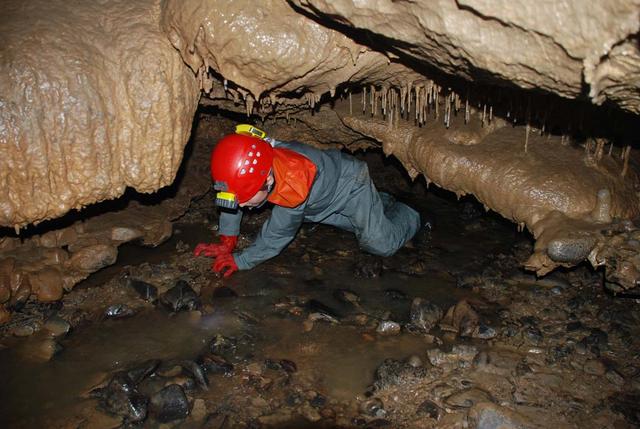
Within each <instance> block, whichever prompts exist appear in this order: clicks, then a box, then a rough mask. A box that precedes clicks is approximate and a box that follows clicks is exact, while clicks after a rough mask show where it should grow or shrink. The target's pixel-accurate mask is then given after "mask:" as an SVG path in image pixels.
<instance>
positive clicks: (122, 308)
mask: <svg viewBox="0 0 640 429" xmlns="http://www.w3.org/2000/svg"><path fill="white" fill-rule="evenodd" d="M134 314H136V312H135V311H134V310H133V309H132V308H131V307H129V306H128V305H127V304H113V305H110V306H109V307H107V309H106V310H105V311H104V316H105V317H108V318H111V319H120V318H124V317H129V316H133V315H134Z"/></svg>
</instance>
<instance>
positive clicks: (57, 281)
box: [29, 268, 63, 302]
mask: <svg viewBox="0 0 640 429" xmlns="http://www.w3.org/2000/svg"><path fill="white" fill-rule="evenodd" d="M29 283H30V284H31V291H32V292H33V293H35V294H36V297H37V298H38V301H40V302H51V301H57V300H59V299H60V298H62V293H63V287H62V285H63V281H62V274H60V271H58V270H57V269H55V268H44V269H42V270H40V271H37V272H35V273H30V274H29Z"/></svg>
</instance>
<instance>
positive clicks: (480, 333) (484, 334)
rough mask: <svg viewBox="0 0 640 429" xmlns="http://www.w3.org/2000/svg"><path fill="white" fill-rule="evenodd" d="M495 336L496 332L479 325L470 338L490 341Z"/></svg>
mask: <svg viewBox="0 0 640 429" xmlns="http://www.w3.org/2000/svg"><path fill="white" fill-rule="evenodd" d="M497 335H498V332H497V331H496V330H495V329H494V328H492V327H490V326H487V325H485V324H483V323H481V324H479V325H478V328H477V329H476V330H475V331H474V332H473V334H472V335H471V336H472V337H473V338H478V339H481V340H490V339H492V338H495V337H496V336H497Z"/></svg>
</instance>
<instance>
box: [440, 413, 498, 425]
mask: <svg viewBox="0 0 640 429" xmlns="http://www.w3.org/2000/svg"><path fill="white" fill-rule="evenodd" d="M468 427H469V424H468V422H467V415H466V413H464V412H457V413H445V414H443V415H442V417H441V418H440V421H439V422H438V428H442V429H466V428H468ZM474 429H475V428H474ZM485 429H487V428H485ZM493 429H497V428H493ZM500 429H503V428H500Z"/></svg>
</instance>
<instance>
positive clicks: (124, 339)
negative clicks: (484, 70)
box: [0, 109, 640, 428]
mask: <svg viewBox="0 0 640 429" xmlns="http://www.w3.org/2000/svg"><path fill="white" fill-rule="evenodd" d="M211 113H212V112H210V111H209V112H208V111H207V110H206V109H205V110H204V112H203V113H202V115H201V116H200V118H201V119H200V120H199V121H198V123H197V126H198V128H197V132H196V133H195V137H194V139H193V141H192V142H191V143H190V144H191V145H193V149H192V150H190V151H189V153H190V154H191V157H193V156H194V154H198V153H205V154H206V153H207V151H200V149H198V146H199V145H200V146H205V147H207V148H209V147H210V146H211V145H212V143H213V142H214V141H215V140H216V139H217V137H218V136H219V135H220V132H221V131H220V130H221V129H223V130H224V127H220V126H218V125H214V123H213V122H211V121H210V119H211ZM231 119H237V118H231ZM220 121H222V122H223V123H224V124H225V126H226V127H227V128H228V127H230V126H232V124H233V123H234V122H233V121H232V120H229V119H223V118H218V122H220ZM218 122H216V124H217V123H218ZM266 125H267V126H269V125H270V126H271V127H272V128H275V127H277V126H282V127H286V123H285V122H284V121H281V123H280V124H278V123H274V124H266ZM265 128H266V127H265ZM356 156H357V157H359V158H360V159H362V160H364V161H366V162H367V163H368V165H369V169H370V171H371V172H372V177H373V180H374V182H375V184H376V186H377V187H378V189H380V190H384V191H386V192H389V193H391V194H393V195H395V196H396V198H398V199H399V200H401V201H403V202H405V203H407V204H409V205H411V206H412V207H414V208H415V209H416V210H418V211H419V212H420V213H422V214H423V215H425V216H426V215H428V216H430V218H431V219H433V220H434V221H433V230H432V231H431V233H430V234H429V235H428V236H427V237H426V239H424V240H421V241H420V242H419V243H416V244H412V245H409V246H406V247H405V248H402V249H401V250H400V251H399V252H398V253H397V254H396V255H394V256H392V257H388V258H380V257H375V256H372V255H368V254H366V253H364V252H363V251H362V250H360V249H359V248H358V245H357V241H356V240H355V238H354V237H353V236H352V235H351V234H349V233H346V232H344V231H340V230H338V229H335V228H333V227H329V226H324V225H317V224H305V225H304V226H303V227H302V228H301V230H300V231H299V233H298V235H297V237H296V239H295V240H294V241H293V242H292V243H291V244H290V245H289V246H288V247H287V248H286V249H285V251H284V252H283V253H282V254H281V255H279V256H277V257H276V258H274V259H272V260H269V261H267V262H266V263H263V264H261V265H259V266H258V267H256V268H255V269H253V270H249V271H241V272H238V273H235V274H234V275H233V276H232V277H231V278H229V279H221V278H220V277H219V276H217V275H216V274H214V273H212V272H211V270H210V262H211V260H210V259H209V258H203V257H200V258H196V257H194V256H193V255H192V252H193V248H194V247H195V245H196V244H197V243H199V242H202V241H208V240H209V238H211V237H215V236H216V229H217V218H218V214H217V210H216V207H215V205H214V203H213V193H212V191H207V193H205V194H204V195H203V196H202V197H199V198H197V199H196V200H194V201H193V202H192V203H191V205H190V207H189V208H188V210H187V212H186V213H185V214H184V215H182V216H181V217H180V218H179V219H177V220H175V221H174V222H173V228H172V229H173V236H172V237H171V238H170V239H169V240H168V241H166V242H164V243H163V244H161V245H159V246H157V247H155V248H149V247H141V243H140V242H135V241H134V242H131V243H128V244H125V245H123V246H122V247H121V249H120V252H119V256H118V260H117V262H116V263H115V264H114V265H112V266H110V267H107V268H104V269H102V270H101V271H99V272H98V273H96V274H94V275H93V276H91V277H89V279H88V280H85V281H84V282H81V283H80V284H78V285H77V286H76V287H75V288H74V289H73V290H72V291H70V292H69V293H67V294H65V295H64V297H63V298H62V300H60V301H57V302H55V303H51V304H47V303H37V302H35V301H28V302H27V303H26V304H25V305H24V306H23V307H22V308H20V309H18V310H17V311H16V312H15V313H14V314H13V319H12V321H11V322H10V323H9V324H7V325H5V329H4V331H3V332H4V336H3V344H4V345H5V348H4V349H3V350H0V365H1V367H2V368H3V373H4V374H5V375H4V376H3V383H2V384H1V385H0V396H1V397H3V398H4V399H3V401H2V403H1V405H0V421H1V422H2V425H3V426H4V427H42V426H43V425H46V426H48V427H69V426H73V427H76V426H82V425H89V426H90V427H112V426H117V425H119V424H121V423H122V422H129V424H133V423H134V422H136V421H144V422H146V423H145V426H146V425H152V424H156V423H158V422H171V424H173V425H178V426H180V425H181V424H182V425H189V427H216V428H217V427H452V426H440V425H444V424H445V423H446V424H453V425H455V424H462V422H464V421H469V422H476V423H475V424H477V425H478V426H477V427H494V426H482V424H483V423H482V422H483V421H486V419H494V420H490V421H496V420H495V419H498V420H497V421H499V422H501V423H500V424H503V425H504V427H514V428H515V427H549V425H556V424H557V423H558V421H560V422H562V424H563V425H566V427H571V426H573V425H578V426H580V427H594V426H593V422H594V421H595V422H598V423H597V424H598V425H599V424H604V425H606V424H607V423H605V422H609V421H617V422H618V423H619V424H622V425H625V424H628V425H633V424H635V423H637V420H635V419H636V416H637V414H635V413H636V410H637V408H636V407H637V405H636V403H634V402H633V399H632V398H633V396H629V395H631V393H621V390H623V389H627V388H630V387H631V386H633V385H634V383H635V382H636V381H635V380H636V376H637V370H636V368H638V362H637V356H638V355H637V353H636V352H634V350H635V347H637V344H636V343H635V342H634V340H633V338H635V335H636V333H637V320H638V319H637V318H638V317H640V314H639V313H638V312H637V311H636V310H635V308H633V307H630V306H629V301H628V300H627V299H624V298H619V299H615V300H614V299H613V298H612V296H611V295H608V294H606V293H605V289H604V288H603V284H602V283H603V276H602V273H601V272H598V271H594V270H593V269H592V268H590V267H589V266H587V265H583V266H580V267H578V268H577V269H573V270H568V271H560V272H556V273H554V274H552V275H550V276H547V277H545V278H541V279H538V278H536V277H535V275H533V274H530V273H527V272H525V271H523V269H522V266H521V263H522V260H523V259H526V257H527V256H528V255H529V254H530V252H531V250H532V245H533V239H532V237H531V236H530V235H529V234H527V233H526V232H519V231H518V229H517V228H516V226H515V225H514V224H512V223H510V222H508V221H507V220H505V219H504V218H502V217H501V216H499V215H497V214H496V213H494V212H491V211H489V212H487V211H485V209H484V208H483V207H482V204H480V203H478V202H477V201H476V200H475V199H474V198H473V197H463V198H461V199H458V198H456V196H455V195H454V194H453V193H450V192H446V191H442V190H440V189H438V188H435V187H433V186H431V187H430V188H427V186H426V183H425V182H424V181H423V180H416V181H411V180H410V179H409V177H408V176H407V174H406V171H405V170H404V169H403V168H402V167H401V166H400V164H399V163H398V162H397V161H396V160H394V159H393V158H386V157H384V156H383V154H382V153H381V152H380V151H376V150H370V151H366V152H364V151H361V152H358V153H356ZM191 157H190V158H191ZM203 159H204V161H203ZM200 161H203V162H206V158H202V159H200ZM186 162H187V163H192V162H193V160H192V159H188V160H186ZM179 183H185V182H184V181H180V182H179ZM187 183H188V181H187ZM180 186H181V185H180ZM179 192H180V191H179V190H176V189H174V190H173V191H172V192H170V193H167V194H168V196H165V198H171V196H175V195H177V194H178V193H179ZM154 204H155V206H156V207H161V205H160V204H159V202H158V201H156V202H154ZM119 205H123V204H120V203H119ZM124 205H125V206H126V204H124ZM153 206H154V205H153V204H152V205H151V207H153ZM269 211H270V209H269V208H265V209H263V210H258V211H255V212H254V211H251V212H249V214H248V215H247V216H245V219H244V223H243V226H242V235H241V246H244V245H247V244H248V243H250V242H251V239H252V237H253V236H254V235H255V234H256V233H257V231H258V230H259V228H260V227H261V225H262V223H263V222H264V221H265V220H266V218H267V217H268V216H269ZM185 285H186V288H185ZM177 289H179V293H177V294H176V290H177ZM603 380H606V381H603ZM630 398H631V399H630ZM625 419H626V420H625ZM449 422H450V423H449ZM453 427H455V426H453ZM557 427H560V426H557Z"/></svg>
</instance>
